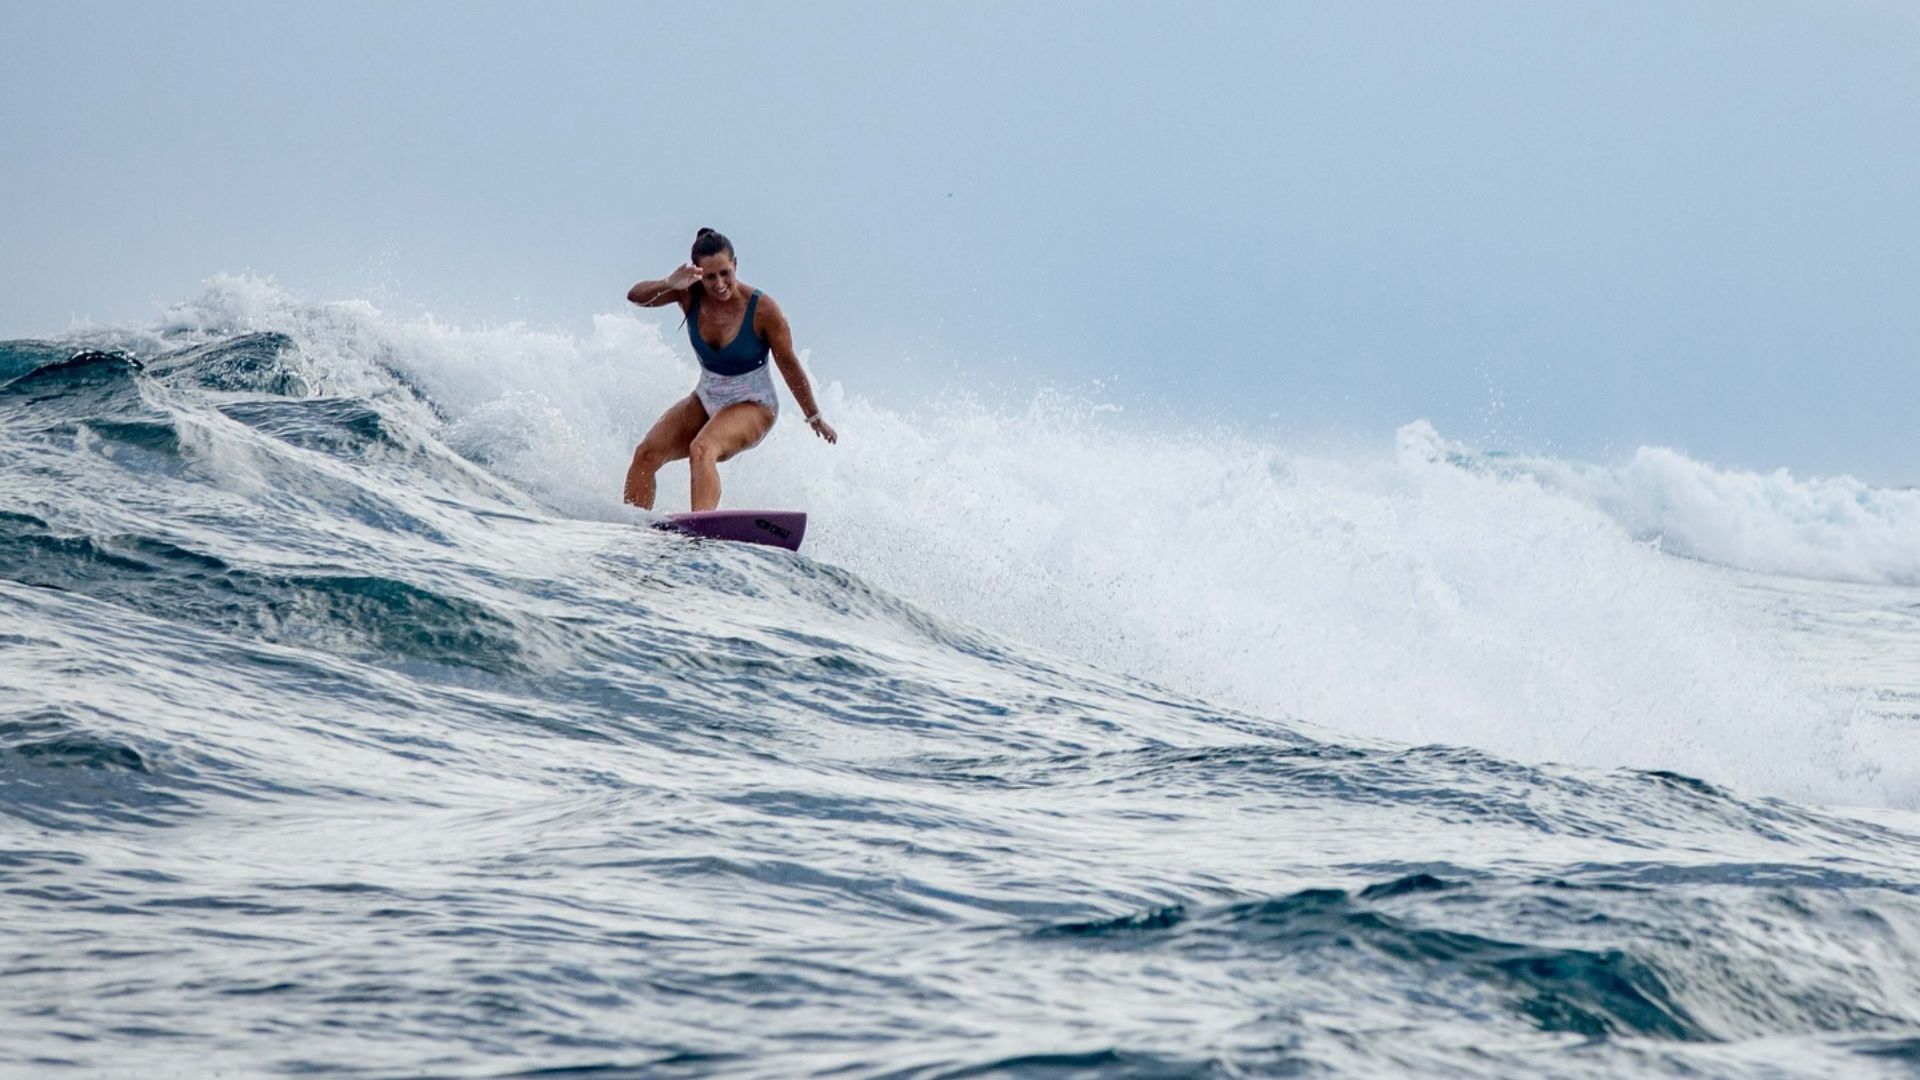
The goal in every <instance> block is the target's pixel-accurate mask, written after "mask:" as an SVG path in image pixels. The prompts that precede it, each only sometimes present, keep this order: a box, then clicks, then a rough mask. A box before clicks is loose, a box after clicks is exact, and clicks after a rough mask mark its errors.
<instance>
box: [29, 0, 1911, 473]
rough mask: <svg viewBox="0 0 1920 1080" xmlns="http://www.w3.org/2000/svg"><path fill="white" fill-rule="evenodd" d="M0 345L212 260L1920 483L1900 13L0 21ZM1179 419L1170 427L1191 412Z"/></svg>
mask: <svg viewBox="0 0 1920 1080" xmlns="http://www.w3.org/2000/svg"><path fill="white" fill-rule="evenodd" d="M0 38H4V40H6V41H7V43H8V46H7V52H8V54H9V55H8V59H7V62H6V64H5V65H4V67H0V146H4V148H5V152H4V154H0V215H3V216H0V224H3V225H4V227H3V228H0V238H4V245H5V256H4V259H3V260H0V337H17V336H27V335H33V334H46V333H51V332H55V331H59V330H61V329H63V328H65V327H66V326H67V324H68V321H69V319H70V318H73V317H91V318H92V319H95V320H97V321H108V322H114V321H130V320H140V319H143V318H145V317H147V316H148V315H150V314H151V313H152V312H153V311H155V310H156V309H157V308H158V307H160V306H163V305H165V304H167V303H170V302H173V301H176V300H181V299H186V298H188V297H190V296H192V295H194V294H196V293H197V292H198V291H199V287H200V286H199V283H200V282H201V281H202V280H204V279H205V278H207V277H209V276H211V275H213V274H215V273H220V272H239V271H253V272H256V273H261V274H271V275H273V276H275V277H277V278H278V279H279V280H281V281H282V282H283V283H284V284H286V285H288V286H289V287H291V288H292V289H294V290H295V291H296V292H297V293H299V294H300V295H303V296H306V297H309V298H311V299H316V300H321V299H334V298H339V297H344V296H372V297H374V298H375V299H376V300H379V301H382V302H384V303H386V304H387V305H388V306H392V307H395V308H397V309H399V310H403V311H407V310H419V309H424V310H429V311H432V312H434V313H436V314H437V315H439V316H441V317H443V318H448V319H452V320H457V321H463V322H473V323H478V322H487V323H500V322H506V321H509V320H515V319H519V320H525V321H527V322H529V323H531V324H534V325H537V326H543V327H545V326H558V327H563V328H568V329H572V330H576V331H584V329H585V327H586V321H587V319H588V317H589V316H590V315H592V314H593V313H596V312H603V311H612V310H618V309H619V308H620V307H621V296H622V294H623V292H624V290H625V289H626V287H627V285H629V284H630V283H631V282H632V281H633V280H636V279H638V278H640V277H648V276H657V275H659V274H664V273H665V272H666V271H667V270H669V269H670V268H671V267H672V266H673V265H674V263H675V262H676V261H678V260H679V259H680V258H682V257H683V256H684V253H685V250H686V247H687V244H688V242H689V240H690V239H691V236H692V233H693V231H694V229H695V228H696V227H698V226H701V225H712V226H714V227H716V228H719V229H721V230H722V231H724V232H726V233H727V234H729V235H730V236H731V237H732V238H733V239H734V241H735V243H736V244H737V245H738V246H739V249H740V256H741V261H742V276H743V277H744V278H745V279H746V280H748V281H749V282H752V283H754V284H757V285H760V286H762V287H764V288H767V289H768V290H769V291H772V292H773V293H774V294H775V295H777V296H779V297H780V299H781V301H782V303H783V305H784V306H785V307H786V309H787V310H788V312H789V314H790V315H791V316H792V317H793V319H794V323H795V327H796V331H797V333H798V337H799V343H800V344H801V345H802V346H803V347H811V349H812V350H813V355H814V363H815V366H816V370H817V372H818V374H820V375H821V376H822V377H823V378H829V379H839V380H841V381H842V382H844V383H845V384H846V385H847V387H848V388H849V389H850V390H852V391H854V392H866V393H869V394H870V395H872V396H875V397H878V398H880V399H881V400H883V401H889V402H897V403H899V404H901V405H911V404H912V403H914V402H915V401H918V400H920V399H921V398H922V397H923V396H924V395H925V394H926V393H927V392H928V391H929V390H931V389H933V388H937V387H942V386H951V385H963V386H964V385H970V384H971V385H977V386H981V387H985V388H987V389H988V392H989V394H993V393H1000V392H1004V391H1007V390H1008V389H1009V388H1011V389H1013V390H1015V391H1017V390H1018V389H1019V388H1020V387H1021V386H1023V385H1024V383H1023V380H1026V379H1029V378H1035V379H1040V380H1044V381H1052V382H1055V383H1059V384H1062V385H1066V386H1084V385H1086V384H1088V383H1090V382H1092V381H1094V380H1104V389H1103V390H1102V391H1101V393H1103V394H1104V395H1106V396H1107V397H1108V398H1109V399H1111V400H1113V401H1115V402H1118V403H1120V404H1123V405H1125V406H1127V407H1128V410H1129V411H1128V413H1127V414H1125V415H1129V416H1133V417H1139V418H1144V417H1165V418H1168V422H1174V423H1190V422H1194V421H1195V420H1204V419H1205V418H1208V417H1211V416H1215V415H1220V416H1225V417H1228V418H1231V419H1235V420H1239V421H1243V422H1245V423H1247V424H1250V425H1253V426H1256V427H1267V428H1275V429H1278V430H1281V431H1294V432H1302V431H1310V432H1314V433H1316V434H1317V433H1322V432H1326V431H1335V432H1343V433H1347V434H1350V435H1352V436H1355V437H1357V438H1360V439H1362V440H1377V439H1381V438H1384V436H1385V435H1386V433H1387V432H1390V431H1391V430H1392V428H1393V427H1395V426H1397V425H1399V424H1401V423H1404V422H1406V421H1409V420H1412V419H1416V418H1426V419H1430V420H1432V421H1433V422H1434V423H1435V424H1436V425H1437V426H1438V427H1439V428H1440V430H1441V431H1442V432H1443V433H1445V434H1447V435H1448V436H1450V437H1453V438H1457V439H1460V440H1462V441H1467V442H1470V443H1474V444H1477V445H1482V446H1489V447H1493V446H1504V447H1510V448H1516V449H1546V450H1551V451H1555V452H1559V453H1563V454H1568V455H1574V456H1582V457H1588V458H1604V457H1607V456H1609V455H1614V454H1620V453H1624V452H1626V451H1628V450H1630V449H1631V448H1632V447H1633V446H1635V445H1637V444H1640V443H1658V444H1664V445H1670V446H1675V447H1679V448H1681V449H1683V450H1686V451H1687V452H1689V453H1691V454H1693V455H1695V456H1697V457H1701V458H1704V459H1707V460H1710V461H1713V462H1716V463H1721V464H1726V465H1739V466H1748V467H1759V468H1773V467H1778V466H1785V467H1789V468H1792V469H1794V470H1795V471H1798V472H1813V473H1833V472H1842V471H1848V472H1853V473H1854V474H1856V475H1859V476H1862V477H1864V478H1867V479H1870V480H1875V481H1878V482H1881V483H1915V482H1920V440H1916V439H1915V437H1914V435H1913V431H1914V429H1915V427H1916V418H1920V380H1917V379H1916V370H1920V366H1917V365H1916V359H1920V356H1917V355H1916V354H1917V353H1920V109H1916V105H1915V103H1916V102H1920V8H1917V7H1914V6H1912V5H1908V4H1896V3H1869V2H1864V0H1860V2H1845V0H1829V2H1819V3H1812V2H1810V3H1804V4H1777V3H1766V2H1760V0H1742V2H1734V3H1695V4H1686V3H1671V2H1664V0H1663V2H1657V3H1615V2H1604V3H1602V2H1596V3H1591V4H1553V3H1475V4H1465V3H1461V4H1434V3H1426V2H1419V3H1387V4H1350V3H1332V2H1329V3H1316V4H1296V5H1282V4H1248V5H1241V4H1205V3H1167V4H1103V5H1091V4H1057V5H1042V6H1041V7H1039V8H1038V9H1037V10H1028V9H1027V7H1026V5H1016V4H987V3H966V4H951V5H934V6H926V7H923V6H919V5H904V4H902V5H884V6H883V5H878V4H805V5H799V4H793V5H764V4H757V3H725V4H713V3H682V4H646V5H640V4H632V3H607V4H597V3H593V4H590V3H567V4H556V5H533V4H525V5H508V4H474V3H461V4H454V3H411V4H408V3H393V4H389V3H377V4H366V3H338V2H328V3H326V4H317V5H313V6H311V7H309V8H307V9H305V10H301V11H294V10H287V9H285V7H284V6H282V5H265V4H256V3H236V4H166V5H149V4H138V5H135V4H95V3H77V4H62V5H57V6H56V5H53V4H27V3H20V2H13V3H7V4H5V5H4V6H0ZM1183 418H1184V419H1183Z"/></svg>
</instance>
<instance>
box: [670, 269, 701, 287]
mask: <svg viewBox="0 0 1920 1080" xmlns="http://www.w3.org/2000/svg"><path fill="white" fill-rule="evenodd" d="M699 280H700V268H699V267H697V266H695V265H693V264H692V263H681V264H680V265H679V266H677V267H675V268H674V271H673V273H671V274H668V275H667V288H669V289H685V288H686V287H688V286H689V285H692V284H693V283H694V282H696V281H699Z"/></svg>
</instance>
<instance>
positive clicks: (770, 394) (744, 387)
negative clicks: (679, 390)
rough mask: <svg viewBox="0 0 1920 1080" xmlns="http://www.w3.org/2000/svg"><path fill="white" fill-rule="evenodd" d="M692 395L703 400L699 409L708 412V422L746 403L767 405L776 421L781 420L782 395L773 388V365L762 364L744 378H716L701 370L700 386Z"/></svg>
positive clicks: (734, 376)
mask: <svg viewBox="0 0 1920 1080" xmlns="http://www.w3.org/2000/svg"><path fill="white" fill-rule="evenodd" d="M693 393H694V396H696V397H698V398H699V399H700V407H701V408H703V409H705V410H707V418H708V419H712V418H713V417H715V416H718V415H720V410H721V409H724V408H726V407H727V406H729V405H738V404H740V403H741V402H743V401H754V402H758V403H760V404H762V405H765V406H766V407H767V411H768V412H770V413H772V414H773V417H774V419H776V420H778V419H779V418H780V395H779V394H777V393H775V392H774V389H773V365H772V364H761V365H760V366H759V367H757V368H754V369H753V370H752V371H749V372H747V373H746V374H745V375H715V374H714V373H713V372H711V371H708V370H707V369H706V368H701V369H700V385H699V386H696V387H694V388H693Z"/></svg>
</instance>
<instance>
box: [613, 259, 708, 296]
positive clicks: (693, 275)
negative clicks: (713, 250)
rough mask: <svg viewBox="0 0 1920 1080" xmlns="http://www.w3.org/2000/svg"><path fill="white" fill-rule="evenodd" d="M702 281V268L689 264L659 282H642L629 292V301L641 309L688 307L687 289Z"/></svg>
mask: <svg viewBox="0 0 1920 1080" xmlns="http://www.w3.org/2000/svg"><path fill="white" fill-rule="evenodd" d="M699 280H700V268H699V267H697V266H695V265H693V264H692V263H687V264H685V265H683V266H681V267H679V268H678V269H676V270H675V271H674V272H673V273H671V274H668V275H667V276H666V277H664V278H661V279H660V280H659V281H642V282H640V283H639V284H637V285H635V286H634V287H633V288H631V289H628V290H627V301H628V302H629V303H634V304H639V305H640V306H641V307H666V306H667V305H668V304H679V305H680V306H681V307H686V306H687V287H688V286H689V285H692V284H693V283H694V282H696V281H699Z"/></svg>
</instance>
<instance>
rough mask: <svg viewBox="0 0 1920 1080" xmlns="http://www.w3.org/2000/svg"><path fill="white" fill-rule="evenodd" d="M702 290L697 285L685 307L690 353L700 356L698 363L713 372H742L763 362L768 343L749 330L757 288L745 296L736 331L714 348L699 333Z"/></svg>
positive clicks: (730, 373) (738, 373)
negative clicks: (744, 308)
mask: <svg viewBox="0 0 1920 1080" xmlns="http://www.w3.org/2000/svg"><path fill="white" fill-rule="evenodd" d="M705 292H706V290H705V289H701V290H700V291H699V292H696V293H694V294H693V303H692V304H690V305H688V307H687V335H688V336H689V337H691V338H693V354H694V355H695V356H697V357H699V358H700V366H701V367H703V368H706V369H707V370H708V371H711V372H713V373H714V374H715V375H726V376H729V377H731V376H734V375H745V374H746V373H747V372H749V371H753V370H755V369H757V368H759V367H760V366H762V365H763V364H765V363H766V362H767V351H768V349H769V346H768V345H767V343H766V341H765V340H764V339H763V338H761V336H760V335H759V334H757V333H755V332H754V330H753V309H754V308H756V307H758V306H759V305H760V290H759V289H755V290H753V295H752V296H749V297H747V317H746V318H745V319H742V320H741V321H740V332H739V333H737V334H735V335H733V340H732V341H729V342H727V344H726V347H725V348H721V349H715V348H714V347H713V346H711V345H709V344H707V339H706V338H703V337H701V336H700V297H701V295H702V294H704V293H705Z"/></svg>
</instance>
